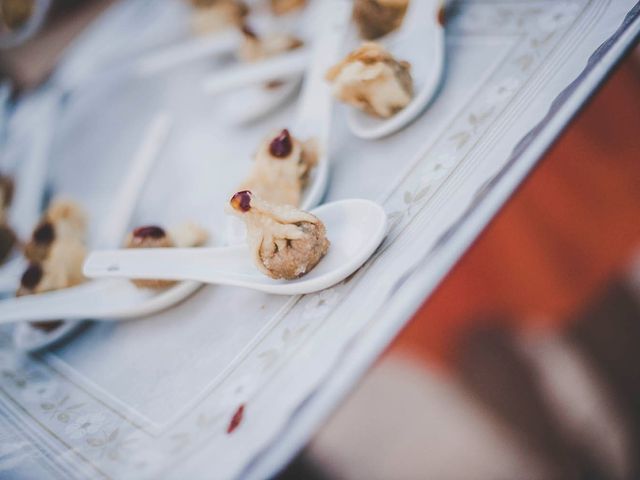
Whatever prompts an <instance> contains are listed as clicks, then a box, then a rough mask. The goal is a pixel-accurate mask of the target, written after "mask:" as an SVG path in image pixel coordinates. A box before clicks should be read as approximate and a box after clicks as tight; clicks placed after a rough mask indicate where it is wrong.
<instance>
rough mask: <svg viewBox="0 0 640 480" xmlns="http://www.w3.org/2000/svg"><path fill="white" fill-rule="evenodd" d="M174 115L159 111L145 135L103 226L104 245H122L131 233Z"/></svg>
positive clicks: (108, 246) (112, 246)
mask: <svg viewBox="0 0 640 480" xmlns="http://www.w3.org/2000/svg"><path fill="white" fill-rule="evenodd" d="M170 129H171V116H170V115H169V114H168V113H159V114H158V115H156V117H155V118H154V119H153V120H152V121H151V123H150V124H149V126H148V127H147V130H146V131H145V134H144V139H143V141H142V143H141V144H140V147H139V149H138V151H137V152H136V153H135V156H134V157H133V159H132V161H131V164H130V166H129V173H127V175H126V177H125V179H124V181H123V182H122V185H121V186H120V188H119V189H118V191H117V192H115V195H114V199H115V200H114V204H113V206H112V207H111V208H110V209H109V213H108V215H107V218H106V219H105V221H104V223H103V224H102V225H101V226H100V235H99V236H98V239H99V241H100V246H102V247H104V248H114V247H117V246H118V245H120V244H121V243H122V241H123V239H124V236H125V234H126V232H127V227H128V226H129V222H130V221H131V216H132V214H133V210H134V208H135V206H136V205H137V203H138V202H137V200H138V197H139V196H140V193H141V192H142V188H143V186H144V184H145V182H146V180H147V177H148V176H149V172H150V171H151V168H152V166H153V164H154V163H155V160H156V159H157V158H158V156H159V155H160V149H161V148H162V146H163V145H164V141H165V140H166V139H167V136H168V135H169V131H170Z"/></svg>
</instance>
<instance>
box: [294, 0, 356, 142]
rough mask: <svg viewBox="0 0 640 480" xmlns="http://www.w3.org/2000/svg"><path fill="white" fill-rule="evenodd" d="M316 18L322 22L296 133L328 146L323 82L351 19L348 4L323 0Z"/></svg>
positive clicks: (328, 104)
mask: <svg viewBox="0 0 640 480" xmlns="http://www.w3.org/2000/svg"><path fill="white" fill-rule="evenodd" d="M322 3H323V4H322V5H321V6H320V10H319V12H318V14H317V18H319V19H320V21H321V22H322V23H323V24H322V25H321V26H320V27H319V28H318V31H317V34H316V35H315V38H314V39H313V47H312V53H311V59H310V64H309V65H308V67H307V72H306V74H305V81H304V86H303V88H302V93H301V95H300V103H299V104H298V111H297V115H296V122H295V125H296V129H295V130H296V134H297V135H298V136H300V137H303V138H304V137H310V136H315V137H316V138H317V139H318V141H319V143H320V145H327V141H328V137H329V127H330V120H331V107H332V105H333V101H332V98H331V87H330V85H329V84H328V83H327V81H326V79H325V75H326V73H327V70H329V68H331V66H333V64H334V63H336V62H337V61H338V57H339V55H340V51H341V50H342V47H343V43H344V38H345V35H346V32H347V27H348V25H349V19H350V18H351V9H352V5H351V2H348V1H346V0H324V1H323V2H322Z"/></svg>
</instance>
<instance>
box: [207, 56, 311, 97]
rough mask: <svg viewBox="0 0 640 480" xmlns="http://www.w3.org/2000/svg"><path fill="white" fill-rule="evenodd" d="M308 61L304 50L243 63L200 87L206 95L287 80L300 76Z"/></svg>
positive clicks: (210, 76) (215, 75) (217, 75)
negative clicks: (271, 81)
mask: <svg viewBox="0 0 640 480" xmlns="http://www.w3.org/2000/svg"><path fill="white" fill-rule="evenodd" d="M308 61H309V52H308V50H307V49H305V48H300V49H297V50H293V51H291V52H288V53H283V54H282V55H278V56H277V57H274V58H270V59H267V60H262V61H259V62H256V63H243V64H239V65H236V66H234V67H229V68H226V69H225V70H224V71H223V72H221V73H214V74H212V75H209V76H208V77H207V78H205V79H204V81H203V83H202V87H203V89H204V92H205V93H206V94H208V95H217V94H220V93H223V92H225V91H227V90H233V89H238V88H242V87H247V86H251V85H256V84H260V83H264V82H268V81H270V80H287V79H289V78H292V77H296V76H298V75H300V74H301V73H302V72H303V71H304V68H305V66H306V65H307V63H308Z"/></svg>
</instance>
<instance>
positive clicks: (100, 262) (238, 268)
mask: <svg viewBox="0 0 640 480" xmlns="http://www.w3.org/2000/svg"><path fill="white" fill-rule="evenodd" d="M247 250H248V247H247V246H246V245H237V246H232V247H221V248H144V249H142V248H140V249H122V250H104V251H97V252H93V253H91V254H90V255H89V257H88V258H87V260H86V261H85V263H84V274H85V275H86V276H87V277H90V278H99V277H116V278H135V279H159V280H196V281H200V282H205V283H224V284H228V283H229V282H230V281H232V282H233V281H237V280H242V279H245V280H248V279H249V276H251V277H254V278H255V267H254V266H253V265H252V264H251V262H250V259H251V255H250V254H249V252H248V251H247Z"/></svg>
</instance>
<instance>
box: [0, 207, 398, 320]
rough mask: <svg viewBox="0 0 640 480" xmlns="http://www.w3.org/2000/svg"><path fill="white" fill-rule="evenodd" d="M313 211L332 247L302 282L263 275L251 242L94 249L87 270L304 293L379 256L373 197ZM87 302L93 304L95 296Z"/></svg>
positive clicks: (383, 229) (379, 220) (379, 218)
mask: <svg viewBox="0 0 640 480" xmlns="http://www.w3.org/2000/svg"><path fill="white" fill-rule="evenodd" d="M313 214H314V215H316V216H317V217H318V218H320V219H321V220H322V221H323V222H324V224H325V226H326V228H327V236H328V238H329V240H330V241H331V247H330V248H329V252H328V253H327V255H326V256H325V257H324V258H323V259H322V260H321V261H320V263H319V264H318V265H317V266H316V267H315V268H314V269H313V270H312V271H311V272H309V273H307V274H306V275H305V276H303V277H301V278H298V279H296V280H289V281H287V280H273V279H271V278H269V277H267V276H266V275H264V274H263V273H261V272H260V271H259V270H258V269H257V267H256V266H255V265H254V264H253V263H252V255H251V253H250V251H249V248H248V246H247V245H236V246H232V247H220V248H185V249H177V248H157V249H122V250H113V251H102V252H93V253H91V254H90V255H89V257H88V258H87V260H86V262H85V264H84V274H85V275H87V276H88V277H126V278H144V279H155V278H157V279H166V280H196V281H199V282H205V283H213V284H220V285H232V286H237V287H243V288H250V289H253V290H259V291H263V292H267V293H273V294H278V295H299V294H306V293H312V292H315V291H318V290H323V289H325V288H328V287H330V286H332V285H335V284H336V283H338V282H341V281H342V280H344V279H345V278H347V277H348V276H349V275H351V274H352V273H353V272H355V271H356V270H357V269H358V268H360V267H361V266H362V264H364V262H365V261H366V260H367V259H368V258H369V257H370V256H371V255H372V254H373V252H374V251H375V250H376V249H377V248H378V246H379V245H380V243H381V242H382V240H383V239H384V237H385V235H386V233H387V215H386V213H385V212H384V210H383V208H382V207H381V206H380V205H378V204H377V203H375V202H371V201H369V200H360V199H356V200H342V201H338V202H333V203H328V204H325V205H323V206H321V207H318V208H317V209H315V210H313ZM84 302H85V303H86V305H87V307H91V304H92V302H91V299H90V298H87V299H86V300H85V301H84ZM3 313H5V312H3ZM69 313H72V312H69ZM67 316H68V314H67Z"/></svg>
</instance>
